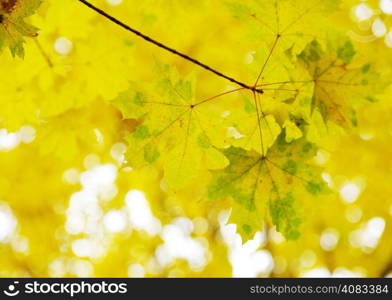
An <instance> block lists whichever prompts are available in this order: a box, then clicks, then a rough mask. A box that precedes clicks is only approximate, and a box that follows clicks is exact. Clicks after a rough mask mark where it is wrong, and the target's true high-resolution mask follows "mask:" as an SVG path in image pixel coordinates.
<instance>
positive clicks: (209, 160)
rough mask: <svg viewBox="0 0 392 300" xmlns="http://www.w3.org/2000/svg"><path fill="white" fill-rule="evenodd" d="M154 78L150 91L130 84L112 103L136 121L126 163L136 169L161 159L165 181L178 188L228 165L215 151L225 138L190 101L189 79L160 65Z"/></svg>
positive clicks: (128, 139)
mask: <svg viewBox="0 0 392 300" xmlns="http://www.w3.org/2000/svg"><path fill="white" fill-rule="evenodd" d="M156 74H157V78H156V80H154V82H152V83H151V84H152V87H150V89H149V90H150V91H149V92H148V93H147V92H146V91H145V90H143V88H140V87H138V86H137V85H135V84H133V85H132V86H131V87H130V88H129V90H128V91H126V92H124V93H122V94H120V95H119V96H118V97H117V98H116V99H114V100H113V103H114V104H115V105H116V106H117V107H118V108H119V109H120V110H121V111H122V113H123V116H124V118H126V119H136V120H139V122H140V125H139V126H138V127H137V128H136V130H135V131H134V132H132V133H131V134H130V135H129V136H127V137H126V139H127V141H128V144H129V148H128V156H127V160H128V161H129V163H130V164H131V165H132V166H133V167H140V166H143V165H148V164H154V163H156V162H157V161H160V162H161V163H163V168H164V178H165V179H166V180H167V182H168V183H169V185H170V186H171V187H173V188H178V187H182V186H183V185H185V184H186V183H189V182H191V180H192V179H194V178H195V177H197V176H198V175H200V173H202V172H203V171H204V172H206V170H208V169H219V168H221V167H223V166H225V165H226V164H227V160H226V158H225V156H224V155H223V154H222V153H221V152H220V151H218V150H217V148H216V146H217V145H220V146H222V144H221V143H222V139H223V136H224V135H223V134H221V133H220V131H219V130H215V129H216V126H215V125H214V118H211V117H210V116H209V114H208V113H207V112H206V113H204V111H203V107H202V106H201V105H198V103H197V101H196V100H195V99H194V98H193V97H194V91H193V82H192V79H189V80H183V79H180V78H179V76H178V74H177V72H176V71H175V70H174V69H173V68H171V67H169V66H167V65H162V64H159V63H158V64H157V69H156ZM202 112H203V113H202ZM211 141H213V142H214V143H212V142H211Z"/></svg>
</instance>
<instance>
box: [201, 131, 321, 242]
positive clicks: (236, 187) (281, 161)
mask: <svg viewBox="0 0 392 300" xmlns="http://www.w3.org/2000/svg"><path fill="white" fill-rule="evenodd" d="M316 149H317V148H316V147H315V146H314V145H313V144H311V143H309V142H307V141H306V140H305V139H304V138H302V139H299V140H297V141H295V142H292V143H287V142H286V141H285V138H284V135H283V134H282V135H280V136H279V139H278V140H277V142H276V143H275V145H274V146H273V147H272V148H270V150H269V151H268V153H267V155H266V156H262V155H260V153H257V152H255V151H246V150H244V149H241V148H236V147H231V148H228V149H225V150H223V153H224V154H225V155H226V157H227V158H228V159H229V161H230V164H229V165H228V166H227V167H226V168H225V169H223V170H219V171H213V174H214V179H213V181H212V183H211V184H210V185H209V187H208V197H209V198H210V199H213V200H221V199H224V198H231V199H232V200H233V205H232V212H231V216H230V220H229V222H230V223H234V224H237V231H238V232H239V234H240V235H241V236H242V238H243V240H244V241H246V240H248V239H251V238H253V236H254V234H255V233H256V232H257V231H258V230H260V229H261V228H262V224H263V222H264V221H265V220H266V211H267V210H268V211H269V214H270V216H271V219H272V223H273V224H274V225H275V226H276V228H277V230H278V231H280V232H282V233H283V234H284V235H285V237H286V238H287V239H289V240H294V239H297V238H298V237H299V226H300V225H301V223H302V219H303V217H302V213H301V209H300V207H301V202H302V201H303V199H304V198H306V197H316V196H319V195H320V194H324V193H327V191H328V188H327V186H326V184H325V182H323V180H322V178H321V169H320V168H318V167H316V166H314V165H312V164H311V163H310V162H309V160H310V159H311V158H312V157H314V155H315V151H316Z"/></svg>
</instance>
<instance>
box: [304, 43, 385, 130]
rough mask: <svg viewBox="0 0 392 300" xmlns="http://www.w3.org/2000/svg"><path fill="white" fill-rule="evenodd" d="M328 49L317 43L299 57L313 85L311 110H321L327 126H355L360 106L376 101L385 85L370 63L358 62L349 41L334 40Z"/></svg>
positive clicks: (308, 47)
mask: <svg viewBox="0 0 392 300" xmlns="http://www.w3.org/2000/svg"><path fill="white" fill-rule="evenodd" d="M326 47H327V49H325V48H324V47H323V46H322V45H321V44H320V43H318V42H317V41H315V40H314V41H312V42H311V43H310V44H309V45H307V47H306V48H305V49H304V50H303V51H302V52H301V53H300V54H299V55H298V58H299V61H300V62H301V63H302V64H303V65H305V67H306V69H307V70H308V72H309V74H310V76H311V78H310V80H312V81H313V82H314V92H313V97H312V103H311V111H312V112H314V111H315V110H318V111H319V112H320V113H321V115H322V117H323V119H324V121H325V123H327V121H332V122H334V123H336V124H338V125H340V126H348V125H351V126H356V125H357V120H356V109H357V108H358V106H359V105H361V104H363V103H366V102H375V101H377V100H376V95H377V93H379V92H380V91H381V90H382V87H383V86H385V84H386V82H385V80H384V79H382V77H381V76H380V74H378V73H377V72H375V71H374V70H373V67H372V66H371V65H370V64H369V63H367V62H357V61H356V60H355V56H356V50H355V48H354V46H353V44H352V43H351V42H350V41H347V40H346V41H343V42H341V41H340V42H338V43H337V42H333V41H332V42H330V43H329V44H328V45H327V46H326Z"/></svg>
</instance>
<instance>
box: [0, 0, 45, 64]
mask: <svg viewBox="0 0 392 300" xmlns="http://www.w3.org/2000/svg"><path fill="white" fill-rule="evenodd" d="M41 2H42V1H41V0H1V1H0V50H1V48H3V47H4V46H8V47H9V49H10V50H11V53H12V55H13V56H20V57H23V55H24V49H23V43H24V39H23V38H24V37H35V36H37V34H38V33H37V28H35V27H34V26H33V25H30V24H29V23H26V22H25V19H26V18H27V17H29V16H31V15H32V14H33V13H34V12H35V11H36V9H37V8H38V7H39V6H40V5H41Z"/></svg>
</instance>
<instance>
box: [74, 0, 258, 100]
mask: <svg viewBox="0 0 392 300" xmlns="http://www.w3.org/2000/svg"><path fill="white" fill-rule="evenodd" d="M78 1H79V2H81V3H83V4H84V5H86V6H87V7H89V8H90V9H92V10H94V11H95V12H97V13H98V14H100V15H101V16H103V17H105V18H106V19H108V20H110V21H111V22H113V23H115V24H117V25H118V26H120V27H122V28H124V29H125V30H127V31H130V32H132V33H133V34H135V35H137V36H138V37H140V38H142V39H144V40H145V41H147V42H149V43H151V44H153V45H155V46H157V47H159V48H161V49H164V50H166V51H168V52H171V53H172V54H174V55H177V56H180V57H182V58H183V59H185V60H187V61H189V62H191V63H193V64H195V65H197V66H199V67H201V68H203V69H205V70H207V71H209V72H211V73H214V74H215V75H217V76H219V77H221V78H224V79H226V80H228V81H230V82H233V83H235V84H237V85H239V86H241V87H242V88H244V89H248V90H251V91H253V92H255V93H260V94H263V90H262V89H261V88H258V87H255V86H250V85H248V84H246V83H243V82H241V81H239V80H236V79H234V78H232V77H230V76H228V75H225V74H223V73H222V72H220V71H217V70H215V69H214V68H212V67H210V66H208V65H206V64H204V63H202V62H200V61H198V60H197V59H195V58H193V57H190V56H188V55H186V54H184V53H181V52H179V51H177V50H175V49H173V48H171V47H169V46H166V45H164V44H162V43H161V42H159V41H157V40H155V39H153V38H151V37H149V36H147V35H145V34H144V33H142V32H140V31H138V30H136V29H134V28H132V27H130V26H129V25H127V24H125V23H123V22H122V21H120V20H118V19H117V18H115V17H113V16H111V15H109V14H108V13H107V12H105V11H104V10H102V9H100V8H98V7H96V6H95V5H93V4H91V3H90V2H89V1H86V0H78Z"/></svg>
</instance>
